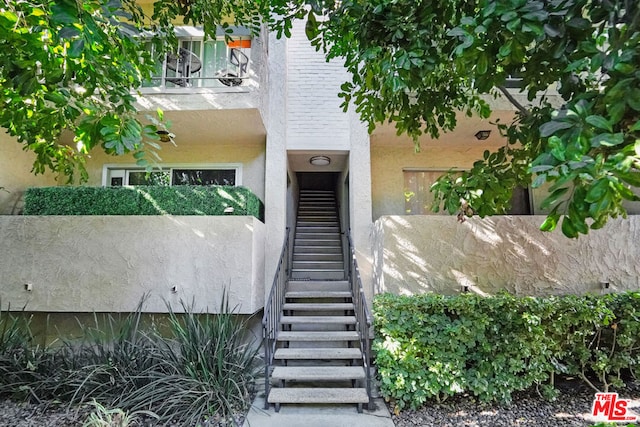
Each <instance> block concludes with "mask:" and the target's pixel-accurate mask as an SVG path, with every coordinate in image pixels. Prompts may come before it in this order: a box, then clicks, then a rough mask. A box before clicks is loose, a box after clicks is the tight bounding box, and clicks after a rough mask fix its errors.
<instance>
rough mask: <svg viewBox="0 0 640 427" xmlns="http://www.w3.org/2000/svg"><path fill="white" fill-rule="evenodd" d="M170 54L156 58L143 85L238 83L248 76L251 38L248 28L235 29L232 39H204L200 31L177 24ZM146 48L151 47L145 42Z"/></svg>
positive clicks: (194, 86)
mask: <svg viewBox="0 0 640 427" xmlns="http://www.w3.org/2000/svg"><path fill="white" fill-rule="evenodd" d="M176 32H177V34H176V35H177V37H178V45H177V46H176V49H175V51H174V52H173V53H169V54H167V55H166V57H164V58H158V65H157V67H156V73H155V76H153V77H152V78H151V80H150V81H147V82H146V83H144V84H143V87H161V88H187V87H190V88H215V87H230V86H240V85H242V84H243V82H244V79H245V78H247V77H248V76H249V62H250V56H251V38H250V33H249V32H248V30H243V29H236V30H235V31H234V36H233V40H231V41H225V39H224V37H219V38H218V39H216V40H205V38H204V33H203V32H202V30H200V29H198V28H195V27H178V28H177V30H176ZM148 46H149V49H150V50H153V46H152V45H151V43H149V45H148Z"/></svg>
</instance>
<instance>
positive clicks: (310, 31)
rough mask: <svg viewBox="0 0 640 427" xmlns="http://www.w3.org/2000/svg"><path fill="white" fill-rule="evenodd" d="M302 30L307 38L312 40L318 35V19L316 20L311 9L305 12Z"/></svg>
mask: <svg viewBox="0 0 640 427" xmlns="http://www.w3.org/2000/svg"><path fill="white" fill-rule="evenodd" d="M304 31H305V34H306V35H307V38H308V39H309V40H313V39H315V38H316V37H318V34H319V31H318V21H317V20H316V15H315V14H314V13H313V11H311V10H310V11H309V13H308V14H307V23H306V25H305V27H304Z"/></svg>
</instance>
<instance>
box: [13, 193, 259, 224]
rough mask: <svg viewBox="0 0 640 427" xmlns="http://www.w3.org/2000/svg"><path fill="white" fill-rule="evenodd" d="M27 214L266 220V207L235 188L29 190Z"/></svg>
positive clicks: (26, 197) (253, 195)
mask: <svg viewBox="0 0 640 427" xmlns="http://www.w3.org/2000/svg"><path fill="white" fill-rule="evenodd" d="M227 208H233V212H232V213H225V209H227ZM24 214H25V215H225V214H227V215H253V216H255V217H256V218H258V219H259V220H261V221H264V205H263V203H262V201H260V199H259V198H258V197H257V196H256V195H255V194H253V193H252V192H251V190H249V189H248V188H245V187H233V186H186V185H180V186H172V187H168V186H135V187H37V188H29V189H27V191H26V194H25V207H24Z"/></svg>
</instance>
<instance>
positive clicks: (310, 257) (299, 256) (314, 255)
mask: <svg viewBox="0 0 640 427" xmlns="http://www.w3.org/2000/svg"><path fill="white" fill-rule="evenodd" d="M293 261H294V262H295V261H335V262H342V253H335V252H334V253H322V252H302V253H295V252H294V254H293Z"/></svg>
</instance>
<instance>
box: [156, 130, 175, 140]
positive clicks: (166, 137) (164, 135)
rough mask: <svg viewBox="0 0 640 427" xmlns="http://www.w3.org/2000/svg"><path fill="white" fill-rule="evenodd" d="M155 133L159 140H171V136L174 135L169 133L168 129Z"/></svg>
mask: <svg viewBox="0 0 640 427" xmlns="http://www.w3.org/2000/svg"><path fill="white" fill-rule="evenodd" d="M156 133H157V134H158V136H159V137H160V142H171V138H173V137H174V136H175V135H173V134H172V133H169V131H168V130H158V131H156Z"/></svg>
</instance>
